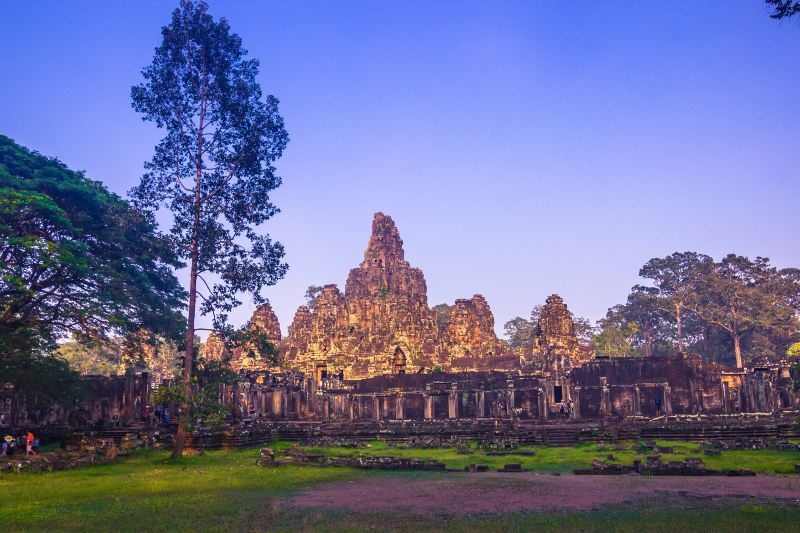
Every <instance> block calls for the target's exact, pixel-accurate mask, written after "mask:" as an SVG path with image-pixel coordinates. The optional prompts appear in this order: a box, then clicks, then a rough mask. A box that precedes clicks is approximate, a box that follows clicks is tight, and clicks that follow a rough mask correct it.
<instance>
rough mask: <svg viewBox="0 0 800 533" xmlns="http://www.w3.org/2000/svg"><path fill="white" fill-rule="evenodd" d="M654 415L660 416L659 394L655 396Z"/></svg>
mask: <svg viewBox="0 0 800 533" xmlns="http://www.w3.org/2000/svg"><path fill="white" fill-rule="evenodd" d="M656 416H661V396H658V395H657V396H656Z"/></svg>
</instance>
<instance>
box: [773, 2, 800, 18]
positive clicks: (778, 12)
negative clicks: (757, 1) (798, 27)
mask: <svg viewBox="0 0 800 533" xmlns="http://www.w3.org/2000/svg"><path fill="white" fill-rule="evenodd" d="M766 2H767V5H768V6H770V7H771V8H772V9H773V11H772V13H770V15H769V16H770V17H771V18H774V19H776V20H781V19H785V18H791V17H795V16H797V15H800V2H798V0H766Z"/></svg>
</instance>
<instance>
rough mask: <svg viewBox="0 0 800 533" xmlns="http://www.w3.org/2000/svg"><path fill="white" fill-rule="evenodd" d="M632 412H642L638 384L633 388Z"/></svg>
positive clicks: (636, 413)
mask: <svg viewBox="0 0 800 533" xmlns="http://www.w3.org/2000/svg"><path fill="white" fill-rule="evenodd" d="M633 404H634V405H633V414H635V415H637V416H638V415H641V414H642V392H641V391H640V390H639V385H636V386H635V387H634V388H633Z"/></svg>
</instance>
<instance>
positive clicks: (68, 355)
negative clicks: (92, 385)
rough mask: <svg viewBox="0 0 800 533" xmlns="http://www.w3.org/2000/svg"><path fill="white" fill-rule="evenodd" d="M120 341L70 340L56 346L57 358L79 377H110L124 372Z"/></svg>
mask: <svg viewBox="0 0 800 533" xmlns="http://www.w3.org/2000/svg"><path fill="white" fill-rule="evenodd" d="M121 344H122V343H121V339H114V340H112V341H111V342H110V343H98V342H91V343H90V342H81V341H78V340H72V341H69V342H65V343H62V344H60V345H59V346H58V350H57V354H58V357H60V358H61V359H63V360H64V361H66V362H67V363H68V364H69V366H70V368H72V369H73V370H75V371H76V372H78V373H79V374H81V375H94V376H110V375H112V374H119V373H121V372H122V371H124V368H123V367H122V362H121V359H120V355H121V353H122V346H121Z"/></svg>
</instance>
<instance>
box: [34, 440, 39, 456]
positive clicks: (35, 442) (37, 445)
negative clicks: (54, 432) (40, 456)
mask: <svg viewBox="0 0 800 533" xmlns="http://www.w3.org/2000/svg"><path fill="white" fill-rule="evenodd" d="M33 451H34V453H39V437H36V438H35V439H33Z"/></svg>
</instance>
